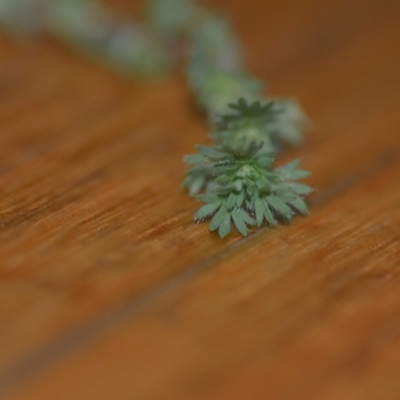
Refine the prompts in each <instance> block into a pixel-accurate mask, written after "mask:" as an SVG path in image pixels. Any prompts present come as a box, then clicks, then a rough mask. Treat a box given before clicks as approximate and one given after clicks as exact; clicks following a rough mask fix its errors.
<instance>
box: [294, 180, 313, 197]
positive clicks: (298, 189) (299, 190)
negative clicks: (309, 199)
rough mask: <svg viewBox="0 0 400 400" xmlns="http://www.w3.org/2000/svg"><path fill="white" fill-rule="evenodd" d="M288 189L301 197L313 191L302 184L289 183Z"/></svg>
mask: <svg viewBox="0 0 400 400" xmlns="http://www.w3.org/2000/svg"><path fill="white" fill-rule="evenodd" d="M290 188H291V189H292V191H293V192H294V193H296V194H299V195H301V196H305V195H307V194H310V193H311V192H312V191H313V189H312V188H311V187H310V186H308V185H306V184H304V183H290Z"/></svg>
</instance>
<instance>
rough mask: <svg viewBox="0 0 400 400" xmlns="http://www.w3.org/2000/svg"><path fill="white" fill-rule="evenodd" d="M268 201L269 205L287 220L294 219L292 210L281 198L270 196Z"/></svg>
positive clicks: (267, 198)
mask: <svg viewBox="0 0 400 400" xmlns="http://www.w3.org/2000/svg"><path fill="white" fill-rule="evenodd" d="M266 200H267V201H268V204H269V205H270V206H271V207H272V208H273V209H274V210H275V211H277V212H278V213H279V214H281V215H282V216H283V217H285V218H287V219H290V218H291V217H292V210H291V209H290V207H289V206H288V205H286V204H285V203H284V202H283V201H282V200H281V199H280V198H279V197H277V196H274V195H270V196H267V197H266Z"/></svg>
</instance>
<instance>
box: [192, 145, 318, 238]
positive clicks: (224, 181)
mask: <svg viewBox="0 0 400 400" xmlns="http://www.w3.org/2000/svg"><path fill="white" fill-rule="evenodd" d="M262 147H263V145H262V143H259V144H256V143H254V142H251V143H250V144H248V145H247V146H246V147H242V148H236V149H235V148H231V147H227V146H223V145H214V146H197V150H198V153H197V154H193V155H190V156H187V157H186V160H185V161H186V162H187V163H188V164H190V165H191V166H192V168H191V169H190V170H189V173H188V178H187V180H186V181H185V182H184V185H185V186H186V187H187V188H188V189H189V191H190V192H192V193H197V192H199V191H200V190H202V189H203V190H204V191H205V193H204V194H201V195H199V196H198V199H200V200H201V201H203V202H204V203H206V204H205V205H203V206H202V207H201V208H200V209H199V210H198V211H197V213H196V214H195V220H196V221H198V222H199V221H204V220H205V219H210V220H211V221H210V230H211V231H215V230H218V233H219V235H220V237H225V236H226V235H228V234H229V233H230V231H231V227H232V225H234V226H235V227H236V229H237V230H238V231H239V232H240V233H241V234H242V235H244V236H246V235H247V233H248V226H253V225H256V226H261V225H262V224H263V223H266V224H268V225H270V226H274V225H276V224H277V223H278V222H281V221H284V222H287V221H290V220H291V219H292V217H293V215H295V214H296V213H301V214H306V213H307V212H308V210H307V205H306V203H305V201H304V199H303V197H304V196H305V195H307V194H309V193H310V192H311V191H312V189H311V188H310V187H309V186H307V185H305V184H302V183H298V182H296V180H298V179H302V178H305V177H307V176H308V175H309V173H308V172H307V171H304V170H301V169H299V168H298V164H299V162H298V160H296V161H292V162H291V163H289V164H287V165H285V166H283V167H279V168H276V169H273V168H272V165H273V163H274V161H275V160H274V159H273V158H272V157H270V156H268V155H267V154H265V153H264V152H263V151H261V150H262ZM204 170H207V173H208V175H207V176H205V175H204V176H203V177H202V178H203V181H202V182H205V183H204V184H203V186H201V188H200V184H199V181H198V180H197V179H198V177H199V176H200V175H201V171H204Z"/></svg>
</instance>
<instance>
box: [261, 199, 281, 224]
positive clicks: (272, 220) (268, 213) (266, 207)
mask: <svg viewBox="0 0 400 400" xmlns="http://www.w3.org/2000/svg"><path fill="white" fill-rule="evenodd" d="M263 205H264V217H265V219H266V220H267V222H268V223H269V224H270V225H272V226H275V225H277V224H278V222H277V220H276V219H275V218H274V216H273V215H272V212H271V209H270V208H269V205H268V203H267V202H266V201H263Z"/></svg>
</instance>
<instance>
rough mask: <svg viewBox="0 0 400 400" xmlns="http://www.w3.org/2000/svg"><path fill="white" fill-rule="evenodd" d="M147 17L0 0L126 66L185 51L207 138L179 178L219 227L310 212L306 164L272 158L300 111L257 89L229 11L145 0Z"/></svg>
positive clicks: (290, 136)
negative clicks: (131, 18)
mask: <svg viewBox="0 0 400 400" xmlns="http://www.w3.org/2000/svg"><path fill="white" fill-rule="evenodd" d="M147 17H148V19H149V23H148V24H147V25H144V24H140V23H134V22H131V21H127V20H122V19H121V18H120V17H117V16H116V15H115V14H113V13H111V12H110V9H109V8H108V7H106V6H105V5H104V3H103V2H102V1H101V0H85V1H83V0H0V24H1V25H2V26H3V27H4V28H6V29H7V30H9V31H11V32H13V33H21V32H28V33H29V32H49V33H51V34H53V35H54V36H56V37H58V38H60V39H62V40H63V41H64V42H66V43H68V44H69V45H71V46H72V47H73V48H75V49H76V50H78V51H80V52H81V53H83V54H85V55H87V56H89V57H91V58H93V59H95V60H98V61H100V62H102V63H103V64H106V65H109V66H111V67H113V68H115V69H116V70H118V71H120V72H123V73H125V74H142V75H143V74H144V75H147V76H158V75H160V74H163V73H164V72H166V71H168V70H169V69H170V67H171V66H172V65H174V64H177V57H178V56H180V55H185V56H186V60H187V62H186V74H187V78H188V83H189V87H190V88H191V89H192V90H193V92H194V94H195V96H196V100H197V102H198V103H199V105H200V106H201V107H202V109H203V110H204V111H205V112H206V114H207V117H208V119H209V122H210V125H211V126H210V136H211V138H212V140H213V141H214V143H213V144H212V145H210V146H197V153H195V154H192V155H189V156H187V157H186V158H185V162H186V163H187V164H188V165H189V169H188V173H187V177H186V179H185V180H184V182H183V186H184V187H185V188H186V189H187V190H188V192H189V194H190V195H191V196H196V195H197V196H198V198H199V200H201V201H202V202H203V203H204V205H203V206H202V207H201V208H200V209H199V210H198V211H197V213H196V214H195V220H196V221H203V220H206V219H207V220H210V230H211V231H218V233H219V235H220V236H221V237H225V236H226V235H228V234H229V233H230V232H231V230H232V228H236V229H237V230H238V231H239V232H240V233H241V234H242V235H244V236H245V235H247V234H248V230H249V227H252V226H261V225H263V224H265V225H270V226H273V225H276V224H277V223H279V222H287V221H290V220H291V219H292V217H293V215H295V214H299V213H300V214H306V213H307V212H308V210H307V205H306V203H305V200H304V197H305V196H307V195H308V194H309V193H310V192H311V190H312V189H311V188H310V187H309V186H307V185H305V184H303V183H299V182H297V180H299V179H303V178H306V177H307V176H308V172H307V171H304V170H301V169H299V168H298V164H299V163H298V161H292V162H290V163H289V164H287V165H285V166H283V167H279V168H274V167H273V164H274V162H275V158H276V156H277V155H278V153H279V152H280V151H281V150H282V148H283V146H282V145H291V146H296V145H299V144H301V143H302V141H303V131H304V129H305V128H306V126H307V123H308V122H307V119H306V117H305V116H304V114H303V112H302V110H301V108H300V106H299V105H298V104H297V102H296V101H294V100H292V99H285V98H282V99H281V98H273V97H270V96H268V95H265V94H264V93H263V92H264V90H265V86H266V85H265V84H264V83H263V82H262V81H261V80H259V79H257V78H254V77H253V76H251V75H250V74H248V73H247V72H246V71H245V69H244V66H243V64H244V63H243V59H242V51H241V46H240V44H239V41H238V39H237V38H236V36H235V34H234V32H233V30H232V28H231V25H230V23H229V21H228V20H227V19H225V18H224V17H221V16H219V15H216V14H215V13H214V12H210V11H208V10H207V9H206V8H204V7H202V6H200V5H199V4H198V3H197V1H196V0H148V4H147Z"/></svg>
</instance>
